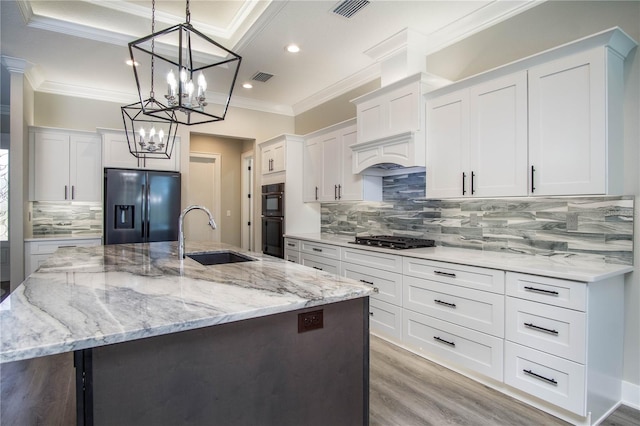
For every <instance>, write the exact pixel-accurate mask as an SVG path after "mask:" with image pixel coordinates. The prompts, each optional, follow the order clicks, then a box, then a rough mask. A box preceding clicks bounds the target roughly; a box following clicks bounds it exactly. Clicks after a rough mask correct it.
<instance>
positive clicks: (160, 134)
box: [158, 129, 164, 143]
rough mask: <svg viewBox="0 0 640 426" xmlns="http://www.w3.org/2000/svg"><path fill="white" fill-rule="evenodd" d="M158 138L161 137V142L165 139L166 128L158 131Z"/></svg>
mask: <svg viewBox="0 0 640 426" xmlns="http://www.w3.org/2000/svg"><path fill="white" fill-rule="evenodd" d="M158 138H159V139H160V143H162V141H163V140H164V130H162V129H160V131H159V132H158Z"/></svg>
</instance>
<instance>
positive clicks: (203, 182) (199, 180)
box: [184, 152, 222, 242]
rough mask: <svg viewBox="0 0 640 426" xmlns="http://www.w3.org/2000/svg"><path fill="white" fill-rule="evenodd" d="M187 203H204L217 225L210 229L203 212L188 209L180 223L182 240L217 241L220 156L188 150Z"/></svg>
mask: <svg viewBox="0 0 640 426" xmlns="http://www.w3.org/2000/svg"><path fill="white" fill-rule="evenodd" d="M187 188H188V192H187V194H188V195H187V205H192V204H197V205H201V206H205V207H206V208H208V209H209V210H210V211H211V213H212V214H213V218H214V219H215V221H216V224H217V225H218V227H217V229H216V230H215V231H214V230H212V229H211V227H210V226H209V220H208V218H207V217H206V214H205V213H204V212H203V211H195V212H191V213H189V214H188V215H187V217H186V220H185V223H184V235H185V239H187V240H190V241H214V242H220V232H221V230H220V226H221V224H222V217H221V216H220V155H219V154H205V153H196V152H192V153H191V154H190V156H189V178H188V186H187Z"/></svg>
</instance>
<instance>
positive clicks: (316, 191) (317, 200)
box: [316, 186, 318, 201]
mask: <svg viewBox="0 0 640 426" xmlns="http://www.w3.org/2000/svg"><path fill="white" fill-rule="evenodd" d="M316 201H318V187H317V186H316Z"/></svg>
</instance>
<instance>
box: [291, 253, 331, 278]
mask: <svg viewBox="0 0 640 426" xmlns="http://www.w3.org/2000/svg"><path fill="white" fill-rule="evenodd" d="M300 263H301V264H302V265H304V266H309V267H311V268H313V269H317V270H319V271H324V272H328V273H330V274H338V273H339V272H340V261H339V260H335V259H330V258H327V257H323V256H317V255H314V254H309V253H300Z"/></svg>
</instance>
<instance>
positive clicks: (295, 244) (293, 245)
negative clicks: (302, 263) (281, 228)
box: [284, 238, 300, 251]
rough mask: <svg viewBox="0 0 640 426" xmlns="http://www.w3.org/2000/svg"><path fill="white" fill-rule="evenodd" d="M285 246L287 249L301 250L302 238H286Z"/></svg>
mask: <svg viewBox="0 0 640 426" xmlns="http://www.w3.org/2000/svg"><path fill="white" fill-rule="evenodd" d="M284 248H285V249H286V250H295V251H300V240H292V239H291V238H285V239H284Z"/></svg>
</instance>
